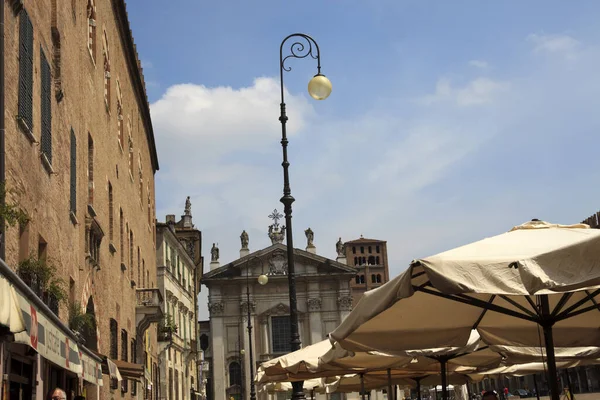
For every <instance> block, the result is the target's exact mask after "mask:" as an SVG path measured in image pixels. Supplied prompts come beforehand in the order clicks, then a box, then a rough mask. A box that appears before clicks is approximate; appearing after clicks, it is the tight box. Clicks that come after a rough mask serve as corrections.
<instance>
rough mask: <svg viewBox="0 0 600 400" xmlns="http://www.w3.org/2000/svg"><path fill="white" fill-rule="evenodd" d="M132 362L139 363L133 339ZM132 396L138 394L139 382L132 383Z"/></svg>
mask: <svg viewBox="0 0 600 400" xmlns="http://www.w3.org/2000/svg"><path fill="white" fill-rule="evenodd" d="M131 362H132V363H135V362H137V348H136V341H135V339H131ZM131 394H132V395H133V396H135V395H136V394H137V382H136V381H131Z"/></svg>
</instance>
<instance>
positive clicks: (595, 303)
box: [585, 290, 600, 310]
mask: <svg viewBox="0 0 600 400" xmlns="http://www.w3.org/2000/svg"><path fill="white" fill-rule="evenodd" d="M585 293H587V295H588V296H589V295H590V292H589V290H586V291H585ZM590 301H591V302H592V303H594V305H595V306H596V307H598V302H597V301H596V299H595V298H594V296H592V298H591V299H590ZM598 310H600V307H599V308H598Z"/></svg>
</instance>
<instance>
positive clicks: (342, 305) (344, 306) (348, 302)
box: [338, 295, 352, 311]
mask: <svg viewBox="0 0 600 400" xmlns="http://www.w3.org/2000/svg"><path fill="white" fill-rule="evenodd" d="M338 308H339V309H340V310H342V311H352V296H350V295H345V296H340V297H338Z"/></svg>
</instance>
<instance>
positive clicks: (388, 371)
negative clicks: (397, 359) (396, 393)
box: [387, 368, 393, 400]
mask: <svg viewBox="0 0 600 400" xmlns="http://www.w3.org/2000/svg"><path fill="white" fill-rule="evenodd" d="M387 378H388V396H387V397H388V400H393V398H392V370H391V369H390V368H388V369H387Z"/></svg>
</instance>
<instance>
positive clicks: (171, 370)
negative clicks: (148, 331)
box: [169, 353, 174, 399]
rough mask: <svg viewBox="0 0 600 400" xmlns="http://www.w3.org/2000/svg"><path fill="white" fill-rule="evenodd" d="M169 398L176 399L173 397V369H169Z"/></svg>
mask: <svg viewBox="0 0 600 400" xmlns="http://www.w3.org/2000/svg"><path fill="white" fill-rule="evenodd" d="M169 354H170V353H169ZM169 398H170V399H172V398H174V397H173V368H169Z"/></svg>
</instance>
